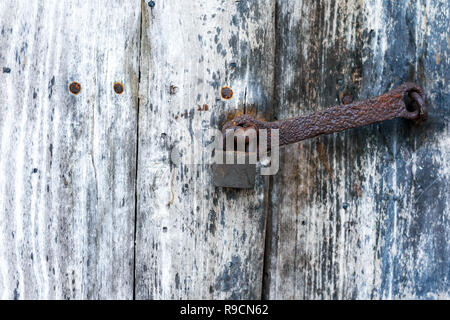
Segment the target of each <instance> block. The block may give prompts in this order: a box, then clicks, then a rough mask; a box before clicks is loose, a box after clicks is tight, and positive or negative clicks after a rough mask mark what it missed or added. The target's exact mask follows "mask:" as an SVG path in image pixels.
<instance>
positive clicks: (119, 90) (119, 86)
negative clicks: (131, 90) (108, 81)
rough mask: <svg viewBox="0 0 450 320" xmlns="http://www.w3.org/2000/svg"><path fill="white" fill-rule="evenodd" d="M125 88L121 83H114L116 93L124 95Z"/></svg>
mask: <svg viewBox="0 0 450 320" xmlns="http://www.w3.org/2000/svg"><path fill="white" fill-rule="evenodd" d="M124 90H125V89H124V87H123V84H121V83H120V82H116V83H114V91H115V92H116V93H117V94H122V93H123V92H124Z"/></svg>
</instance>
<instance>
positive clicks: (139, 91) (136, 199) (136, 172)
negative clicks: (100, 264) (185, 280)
mask: <svg viewBox="0 0 450 320" xmlns="http://www.w3.org/2000/svg"><path fill="white" fill-rule="evenodd" d="M144 8H145V0H141V11H140V14H141V16H140V26H139V59H138V63H139V66H138V83H137V92H138V99H137V110H136V158H135V161H136V164H135V176H134V235H133V300H136V236H137V215H138V165H139V110H140V106H141V74H142V73H141V62H142V28H143V19H144V15H143V10H144Z"/></svg>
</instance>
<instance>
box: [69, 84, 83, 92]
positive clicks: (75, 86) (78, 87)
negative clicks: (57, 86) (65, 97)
mask: <svg viewBox="0 0 450 320" xmlns="http://www.w3.org/2000/svg"><path fill="white" fill-rule="evenodd" d="M69 91H70V93H72V94H74V95H78V94H80V92H81V84H79V83H78V82H72V83H71V84H70V85H69Z"/></svg>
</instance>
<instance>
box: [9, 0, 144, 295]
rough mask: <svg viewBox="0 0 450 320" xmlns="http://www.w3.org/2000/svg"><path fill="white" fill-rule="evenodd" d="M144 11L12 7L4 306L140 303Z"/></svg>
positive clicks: (79, 5)
mask: <svg viewBox="0 0 450 320" xmlns="http://www.w3.org/2000/svg"><path fill="white" fill-rule="evenodd" d="M140 10H141V2H140V1H127V2H123V1H116V0H112V1H111V0H108V1H106V0H105V1H103V0H101V1H78V0H75V1H73V0H71V1H56V0H55V1H52V0H46V1H39V0H34V1H15V0H14V1H12V0H2V1H1V2H0V28H1V35H0V39H1V41H0V43H1V47H0V67H9V68H11V73H10V74H7V73H0V103H1V109H0V141H1V145H0V150H1V155H0V298H2V299H12V298H16V299H17V298H18V299H62V298H64V299H82V298H107V299H111V298H120V299H131V298H133V258H134V255H133V250H134V247H133V237H134V214H135V192H134V190H135V163H136V160H135V158H136V124H137V100H138V99H137V94H138V68H139V65H138V57H139V39H140V36H139V34H140ZM0 72H1V69H0ZM71 81H78V82H80V83H81V85H82V92H81V94H80V95H78V96H73V95H70V94H69V92H68V85H69V83H70V82H71ZM115 81H122V82H123V83H124V84H125V93H124V94H123V95H122V96H118V95H116V94H115V93H114V91H113V83H114V82H115ZM35 169H36V170H35ZM34 171H36V172H34Z"/></svg>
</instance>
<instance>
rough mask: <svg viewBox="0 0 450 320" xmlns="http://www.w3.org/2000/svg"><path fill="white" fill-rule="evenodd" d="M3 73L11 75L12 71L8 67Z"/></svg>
mask: <svg viewBox="0 0 450 320" xmlns="http://www.w3.org/2000/svg"><path fill="white" fill-rule="evenodd" d="M3 73H11V69H10V68H8V67H5V68H3Z"/></svg>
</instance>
